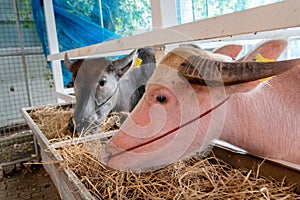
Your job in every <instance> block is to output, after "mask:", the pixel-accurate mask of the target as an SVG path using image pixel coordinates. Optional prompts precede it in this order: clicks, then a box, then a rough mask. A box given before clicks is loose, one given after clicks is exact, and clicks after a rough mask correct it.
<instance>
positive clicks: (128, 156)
mask: <svg viewBox="0 0 300 200" xmlns="http://www.w3.org/2000/svg"><path fill="white" fill-rule="evenodd" d="M274 45H275V46H274ZM276 45H277V46H276ZM266 46H267V47H266ZM266 46H260V47H258V48H257V49H256V50H255V51H254V52H252V53H251V54H249V55H248V56H246V57H244V58H243V59H242V61H243V62H233V61H232V59H231V58H229V57H226V56H224V55H219V54H216V53H211V52H207V51H204V50H202V49H200V48H193V47H180V48H176V49H174V50H172V51H170V52H169V53H168V54H167V55H166V56H165V57H164V58H163V59H162V60H161V62H160V64H159V65H158V66H157V67H156V69H155V71H154V73H153V75H152V77H151V78H150V80H149V81H148V83H147V85H146V92H145V94H144V96H143V98H142V99H141V101H140V102H139V103H138V105H137V106H136V108H135V109H134V110H133V111H132V113H131V115H130V117H128V118H127V120H126V121H125V122H124V124H123V125H122V127H121V129H120V131H119V132H118V133H117V134H116V135H115V136H114V137H113V138H112V139H111V140H110V141H109V142H108V143H107V145H106V147H105V153H104V155H103V158H102V161H103V162H105V163H106V164H107V165H108V166H109V167H111V168H114V169H118V170H134V171H146V170H149V169H153V168H157V167H161V166H164V165H166V164H169V163H171V162H174V161H177V160H179V159H182V158H185V157H188V156H190V155H192V154H194V153H195V152H205V151H206V150H207V149H208V147H209V146H210V144H211V141H212V140H213V139H216V138H218V139H221V140H224V141H227V142H229V143H231V144H233V145H236V146H239V147H241V148H243V149H245V150H247V151H248V152H250V153H252V154H255V155H259V156H264V157H269V158H273V159H279V160H285V161H288V162H292V163H296V164H300V139H299V138H300V101H299V99H300V87H299V85H300V68H299V65H300V59H293V60H286V61H278V62H253V61H256V60H255V58H256V55H258V54H260V55H262V56H264V57H267V58H269V59H273V60H276V59H277V58H278V56H279V55H280V53H281V52H282V51H283V49H284V48H285V47H286V42H285V41H282V40H275V41H272V42H269V43H267V45H266ZM267 77H272V78H271V79H269V80H268V81H265V82H262V81H261V79H264V78H267Z"/></svg>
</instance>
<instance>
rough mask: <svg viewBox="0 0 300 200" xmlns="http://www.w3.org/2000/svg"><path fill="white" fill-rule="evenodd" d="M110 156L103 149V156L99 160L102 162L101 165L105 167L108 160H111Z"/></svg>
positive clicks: (110, 154) (109, 153)
mask: <svg viewBox="0 0 300 200" xmlns="http://www.w3.org/2000/svg"><path fill="white" fill-rule="evenodd" d="M111 156H112V153H111V152H109V151H107V149H106V148H105V149H104V153H103V156H102V158H101V162H102V163H103V164H105V165H107V164H108V162H109V160H110V158H111Z"/></svg>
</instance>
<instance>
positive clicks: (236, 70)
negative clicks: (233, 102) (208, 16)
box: [179, 56, 300, 86]
mask: <svg viewBox="0 0 300 200" xmlns="http://www.w3.org/2000/svg"><path fill="white" fill-rule="evenodd" d="M299 65H300V59H299V58H298V59H292V60H285V61H277V62H223V61H215V60H210V59H207V58H203V57H201V56H190V57H189V58H188V59H187V62H185V63H182V64H181V66H180V68H179V72H180V73H182V74H183V76H184V77H185V78H187V80H188V81H190V82H191V83H195V84H200V85H211V86H214V85H223V84H224V85H234V84H239V83H245V82H250V81H255V80H259V79H262V78H267V77H271V76H274V75H277V74H280V73H283V72H285V71H287V70H289V69H291V68H293V67H295V66H299Z"/></svg>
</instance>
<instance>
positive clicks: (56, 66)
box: [43, 0, 64, 103]
mask: <svg viewBox="0 0 300 200" xmlns="http://www.w3.org/2000/svg"><path fill="white" fill-rule="evenodd" d="M43 3H44V13H45V20H46V29H47V38H48V46H49V53H50V55H51V54H55V53H59V48H58V40H57V32H56V25H55V18H54V10H53V2H52V0H43ZM51 64H52V73H53V79H54V86H55V91H59V92H63V90H64V84H63V76H62V70H61V62H60V60H53V61H51ZM57 101H58V103H60V102H63V101H62V100H61V99H59V98H57Z"/></svg>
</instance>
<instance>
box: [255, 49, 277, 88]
mask: <svg viewBox="0 0 300 200" xmlns="http://www.w3.org/2000/svg"><path fill="white" fill-rule="evenodd" d="M255 61H256V62H274V61H275V60H274V59H269V58H265V57H263V56H262V55H261V54H260V53H258V54H256V57H255ZM271 78H272V76H271V77H268V78H262V79H260V80H259V81H260V82H261V83H262V82H265V81H268V80H270V79H271Z"/></svg>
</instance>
